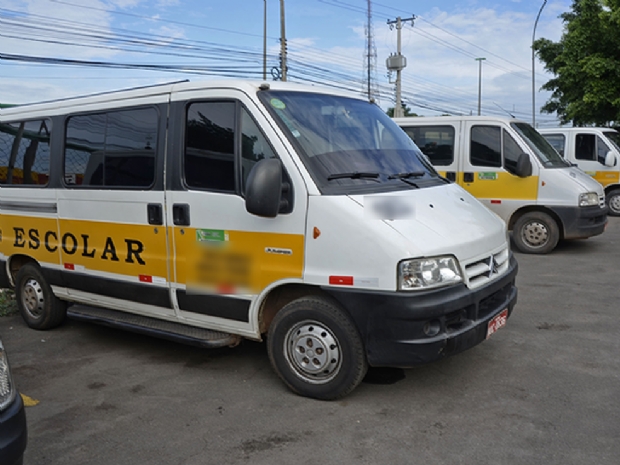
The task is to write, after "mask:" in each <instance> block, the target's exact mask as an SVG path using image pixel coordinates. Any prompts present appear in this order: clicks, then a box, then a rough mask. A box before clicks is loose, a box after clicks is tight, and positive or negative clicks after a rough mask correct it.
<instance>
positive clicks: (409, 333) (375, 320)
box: [324, 256, 518, 368]
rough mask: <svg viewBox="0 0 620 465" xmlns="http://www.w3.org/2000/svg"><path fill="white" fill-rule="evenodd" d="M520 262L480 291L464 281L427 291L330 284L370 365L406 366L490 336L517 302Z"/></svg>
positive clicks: (471, 344)
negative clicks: (495, 324) (492, 322)
mask: <svg viewBox="0 0 620 465" xmlns="http://www.w3.org/2000/svg"><path fill="white" fill-rule="evenodd" d="M517 270H518V265H517V261H516V259H515V258H514V257H513V256H511V258H510V265H509V268H508V270H507V272H506V273H505V274H504V275H503V276H502V277H500V278H499V279H497V280H495V281H493V282H491V283H489V284H486V285H485V286H482V287H480V288H478V289H475V290H470V289H469V288H467V287H466V286H465V285H464V284H461V285H457V286H452V287H448V288H442V289H435V290H430V291H426V292H376V291H375V292H373V291H360V290H346V289H341V288H337V289H336V288H333V287H325V288H324V290H325V291H326V292H327V293H329V294H330V295H331V296H332V297H334V298H335V299H336V300H338V302H340V304H341V305H342V306H343V307H344V308H345V309H346V310H347V311H348V312H349V314H350V315H351V317H352V318H353V320H354V321H355V324H356V326H357V328H358V330H359V332H360V334H361V336H362V338H363V340H364V345H365V348H366V356H367V359H368V363H369V364H370V365H371V366H389V367H401V368H407V367H412V366H415V365H420V364H424V363H428V362H432V361H435V360H438V359H442V358H444V357H447V356H449V355H454V354H457V353H459V352H462V351H464V350H466V349H469V348H471V347H473V346H475V345H477V344H479V343H480V342H482V341H483V340H484V339H485V338H486V335H487V327H488V323H489V321H490V320H491V319H492V318H493V317H495V316H496V315H498V314H499V313H501V312H502V311H503V310H504V309H507V310H508V316H510V315H511V314H512V310H513V308H514V306H515V304H516V302H517V288H516V285H515V278H516V275H517Z"/></svg>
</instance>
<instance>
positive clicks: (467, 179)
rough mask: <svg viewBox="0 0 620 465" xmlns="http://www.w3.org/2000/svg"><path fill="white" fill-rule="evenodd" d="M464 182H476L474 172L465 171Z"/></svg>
mask: <svg viewBox="0 0 620 465" xmlns="http://www.w3.org/2000/svg"><path fill="white" fill-rule="evenodd" d="M463 182H474V173H463Z"/></svg>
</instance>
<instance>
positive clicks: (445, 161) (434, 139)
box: [403, 126, 454, 166]
mask: <svg viewBox="0 0 620 465" xmlns="http://www.w3.org/2000/svg"><path fill="white" fill-rule="evenodd" d="M403 129H404V130H405V132H406V133H407V134H408V135H409V137H411V138H412V139H413V141H414V142H415V143H416V145H417V146H418V147H419V148H420V150H422V152H423V153H424V154H425V155H426V156H427V157H428V158H429V159H430V160H431V162H432V163H433V165H435V166H447V165H450V164H452V162H453V161H454V128H453V127H452V126H421V127H404V128H403Z"/></svg>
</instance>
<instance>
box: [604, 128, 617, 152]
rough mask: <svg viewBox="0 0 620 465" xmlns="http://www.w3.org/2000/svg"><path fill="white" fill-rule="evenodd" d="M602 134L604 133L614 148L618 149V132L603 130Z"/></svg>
mask: <svg viewBox="0 0 620 465" xmlns="http://www.w3.org/2000/svg"><path fill="white" fill-rule="evenodd" d="M603 134H605V136H606V137H607V139H609V141H610V142H611V143H612V144H613V145H614V146H615V148H616V150H618V151H620V133H617V132H616V131H604V132H603Z"/></svg>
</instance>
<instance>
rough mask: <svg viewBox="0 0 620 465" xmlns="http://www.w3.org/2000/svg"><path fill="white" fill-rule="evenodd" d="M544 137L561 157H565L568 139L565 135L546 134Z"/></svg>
mask: <svg viewBox="0 0 620 465" xmlns="http://www.w3.org/2000/svg"><path fill="white" fill-rule="evenodd" d="M544 137H545V139H547V142H549V143H550V144H551V146H552V147H553V148H554V149H555V150H556V151H557V152H558V153H559V154H560V155H562V156H564V146H565V145H566V137H564V135H563V134H545V135H544Z"/></svg>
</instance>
